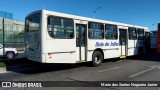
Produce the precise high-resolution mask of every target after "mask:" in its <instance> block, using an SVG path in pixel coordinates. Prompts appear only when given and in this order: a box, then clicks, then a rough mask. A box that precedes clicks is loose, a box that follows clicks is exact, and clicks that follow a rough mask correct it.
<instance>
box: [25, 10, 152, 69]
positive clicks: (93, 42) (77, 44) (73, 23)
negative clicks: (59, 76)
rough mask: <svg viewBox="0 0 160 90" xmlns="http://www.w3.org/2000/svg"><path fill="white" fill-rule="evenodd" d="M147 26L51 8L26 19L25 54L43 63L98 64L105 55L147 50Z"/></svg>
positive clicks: (128, 53) (114, 56)
mask: <svg viewBox="0 0 160 90" xmlns="http://www.w3.org/2000/svg"><path fill="white" fill-rule="evenodd" d="M145 33H150V32H149V29H148V28H147V27H141V26H136V25H130V24H123V23H117V22H111V21H105V20H98V19H93V18H87V17H81V16H75V15H70V14H64V13H58V12H53V11H47V10H40V11H35V12H32V13H30V14H29V15H28V16H27V17H26V20H25V56H26V57H27V58H28V59H30V60H33V61H37V62H41V63H80V62H89V61H92V63H93V65H94V66H98V65H100V64H101V63H102V61H103V60H104V59H109V58H117V57H120V58H125V57H126V56H133V55H138V54H139V55H141V54H143V53H145V47H144V37H145Z"/></svg>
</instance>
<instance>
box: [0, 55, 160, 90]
mask: <svg viewBox="0 0 160 90" xmlns="http://www.w3.org/2000/svg"><path fill="white" fill-rule="evenodd" d="M18 62H19V65H21V63H22V62H21V61H18ZM24 62H25V65H24V66H14V65H12V64H8V67H7V71H8V72H7V73H2V74H0V80H1V81H76V82H79V81H83V83H87V82H85V81H160V56H159V55H157V54H152V55H148V56H145V57H144V58H141V59H136V58H129V59H124V60H117V59H115V60H113V59H112V60H105V62H104V63H103V64H102V65H101V66H99V67H91V66H90V65H89V63H82V64H73V65H71V64H40V63H35V62H31V61H28V60H24ZM6 63H8V62H6ZM7 89H8V90H9V89H11V88H1V90H7ZM12 89H15V90H16V89H17V88H12ZM21 89H28V90H32V89H36V88H21ZM38 89H41V90H44V89H45V88H38ZM47 89H50V90H59V89H60V90H75V89H76V90H90V89H91V90H98V89H102V90H103V89H105V90H160V87H152V88H149V87H141V88H137V87H133V88H131V87H125V88H124V87H110V88H109V87H94V88H91V87H81V88H78V87H70V88H69V87H68V88H67V87H64V88H62V87H61V88H60V87H59V88H56V87H54V88H47Z"/></svg>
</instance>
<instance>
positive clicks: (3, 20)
mask: <svg viewBox="0 0 160 90" xmlns="http://www.w3.org/2000/svg"><path fill="white" fill-rule="evenodd" d="M4 26H5V25H4V18H3V59H4V54H5V33H4Z"/></svg>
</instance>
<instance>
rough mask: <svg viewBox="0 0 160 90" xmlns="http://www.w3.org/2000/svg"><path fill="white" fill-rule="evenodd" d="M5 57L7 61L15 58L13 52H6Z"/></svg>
mask: <svg viewBox="0 0 160 90" xmlns="http://www.w3.org/2000/svg"><path fill="white" fill-rule="evenodd" d="M6 57H7V59H13V58H14V57H15V54H14V53H13V52H7V54H6Z"/></svg>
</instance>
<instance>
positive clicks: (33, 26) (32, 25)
mask: <svg viewBox="0 0 160 90" xmlns="http://www.w3.org/2000/svg"><path fill="white" fill-rule="evenodd" d="M25 22H26V26H25V31H26V32H32V31H38V30H39V26H40V13H37V14H33V15H31V16H29V17H27V18H26V21H25Z"/></svg>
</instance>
